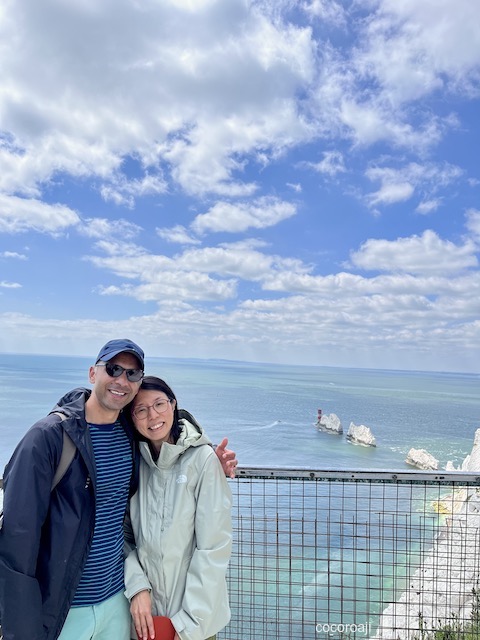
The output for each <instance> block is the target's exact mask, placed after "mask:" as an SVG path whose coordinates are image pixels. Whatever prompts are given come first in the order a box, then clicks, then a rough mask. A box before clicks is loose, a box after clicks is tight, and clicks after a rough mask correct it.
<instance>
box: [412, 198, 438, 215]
mask: <svg viewBox="0 0 480 640" xmlns="http://www.w3.org/2000/svg"><path fill="white" fill-rule="evenodd" d="M441 204H442V199H441V198H433V199H431V200H424V201H423V202H420V204H419V205H418V207H417V208H416V209H415V211H416V212H417V213H420V214H422V215H427V214H429V213H432V211H436V210H437V209H438V207H440V205H441Z"/></svg>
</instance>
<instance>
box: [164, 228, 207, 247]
mask: <svg viewBox="0 0 480 640" xmlns="http://www.w3.org/2000/svg"><path fill="white" fill-rule="evenodd" d="M156 233H157V234H158V235H159V236H160V238H163V239H164V240H166V241H167V242H175V243H178V244H200V240H198V238H194V237H192V235H191V234H190V233H189V232H188V230H187V229H185V227H183V226H182V225H180V224H177V225H176V226H175V227H171V228H170V229H167V228H163V229H156Z"/></svg>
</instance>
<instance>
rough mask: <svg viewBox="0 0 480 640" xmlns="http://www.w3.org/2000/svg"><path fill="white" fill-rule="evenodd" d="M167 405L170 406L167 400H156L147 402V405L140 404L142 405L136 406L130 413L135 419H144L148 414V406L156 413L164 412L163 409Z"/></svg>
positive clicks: (165, 408) (166, 407)
mask: <svg viewBox="0 0 480 640" xmlns="http://www.w3.org/2000/svg"><path fill="white" fill-rule="evenodd" d="M169 406H170V401H169V400H157V401H156V402H154V403H153V404H149V405H148V407H146V406H142V407H138V408H137V409H134V410H133V411H132V415H133V417H134V418H136V419H137V420H145V418H146V417H147V416H148V410H149V409H150V408H152V409H153V410H154V411H156V412H157V413H165V411H166V410H167V409H168V407H169Z"/></svg>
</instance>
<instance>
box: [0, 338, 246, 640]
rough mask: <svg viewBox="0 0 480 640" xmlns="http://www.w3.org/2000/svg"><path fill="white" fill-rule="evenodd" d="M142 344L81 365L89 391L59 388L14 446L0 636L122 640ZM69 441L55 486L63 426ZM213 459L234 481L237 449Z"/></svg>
mask: <svg viewBox="0 0 480 640" xmlns="http://www.w3.org/2000/svg"><path fill="white" fill-rule="evenodd" d="M143 370H144V353H143V351H142V349H141V348H140V347H139V346H138V345H137V344H135V343H134V342H132V341H131V340H127V339H120V340H111V341H110V342H108V343H107V344H106V345H105V346H104V347H102V349H101V350H100V352H99V354H98V357H97V359H96V362H95V365H94V366H91V367H90V369H89V381H90V383H91V384H92V385H93V388H92V390H91V391H90V390H87V389H83V388H79V389H74V390H73V391H70V392H69V393H67V394H66V395H65V396H64V397H63V398H62V399H61V400H60V401H59V403H58V405H57V406H56V407H55V408H54V410H53V411H52V413H50V414H49V415H48V416H46V417H45V418H43V419H42V420H40V421H39V422H37V423H36V424H34V425H33V426H32V427H31V428H30V430H29V431H28V432H27V433H26V434H25V436H24V437H23V439H22V440H21V441H20V443H19V444H18V446H17V448H16V450H15V452H14V453H13V455H12V457H11V459H10V461H9V462H8V464H7V466H6V468H5V474H4V504H3V510H4V518H3V525H2V528H1V530H0V621H1V625H2V631H3V638H4V640H56V639H57V638H59V640H93V639H94V640H123V639H124V640H128V638H129V635H130V634H129V629H130V613H129V603H128V601H127V600H126V598H125V596H124V595H123V589H124V585H123V518H124V514H125V509H126V505H127V500H128V497H129V496H130V495H132V494H133V493H134V492H135V491H136V485H137V471H138V449H137V447H136V444H135V440H134V437H133V427H132V425H131V421H130V418H129V415H128V412H123V411H122V409H123V408H124V407H126V406H127V405H128V404H129V403H130V402H131V400H132V399H133V398H134V397H135V395H136V393H137V391H138V389H139V387H140V384H141V381H142V378H143ZM64 430H65V432H66V433H67V434H68V436H69V437H70V438H71V440H72V441H73V443H74V444H75V447H76V452H75V457H74V459H73V461H72V462H71V464H70V465H69V467H68V469H67V471H66V472H65V475H64V476H63V478H62V479H61V480H60V482H59V484H58V485H57V486H56V487H55V489H54V490H52V480H53V477H54V474H55V471H56V469H57V467H58V464H59V461H60V459H61V454H62V449H63V446H64V445H63V431H64ZM226 444H227V440H226V439H224V440H223V441H222V443H221V444H220V445H219V447H217V455H218V456H219V458H220V461H221V462H222V465H223V467H224V470H225V472H226V473H227V474H228V475H230V476H231V477H234V475H235V466H236V460H235V454H234V453H233V452H232V451H228V450H226V449H225V447H226Z"/></svg>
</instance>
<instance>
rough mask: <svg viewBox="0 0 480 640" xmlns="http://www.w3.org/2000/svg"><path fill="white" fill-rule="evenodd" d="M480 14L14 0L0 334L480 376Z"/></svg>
mask: <svg viewBox="0 0 480 640" xmlns="http://www.w3.org/2000/svg"><path fill="white" fill-rule="evenodd" d="M479 24H480V4H479V3H478V2H472V0H456V1H455V2H452V1H451V0H402V1H401V2H399V1H398V0H359V1H354V0H353V1H347V0H345V1H344V2H341V1H340V0H298V1H294V0H258V1H255V0H141V1H140V0H102V1H101V2H99V1H98V0H42V1H41V2H39V1H38V0H20V1H19V0H0V352H4V353H7V352H8V353H39V354H62V355H87V356H88V355H91V356H94V355H96V353H97V352H98V350H99V348H100V347H101V345H102V344H103V343H104V342H106V341H107V340H109V339H111V338H120V337H128V338H131V339H133V340H135V341H137V342H138V343H139V344H140V345H141V346H142V347H143V348H144V349H145V352H146V354H147V356H155V357H175V358H177V357H178V358H211V359H226V360H244V361H256V362H272V363H286V364H296V365H322V366H339V367H359V368H378V369H407V370H430V371H456V372H467V373H479V372H480V269H479V255H480V163H479V149H480V117H479V115H480V109H479V106H480V103H479V97H480V29H479V26H478V25H479Z"/></svg>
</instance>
